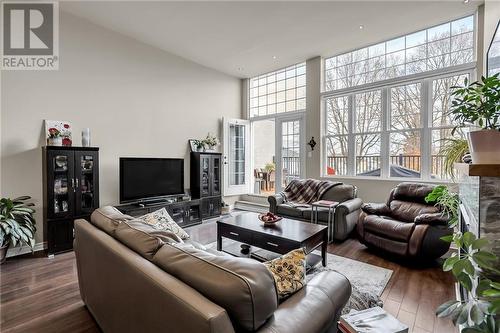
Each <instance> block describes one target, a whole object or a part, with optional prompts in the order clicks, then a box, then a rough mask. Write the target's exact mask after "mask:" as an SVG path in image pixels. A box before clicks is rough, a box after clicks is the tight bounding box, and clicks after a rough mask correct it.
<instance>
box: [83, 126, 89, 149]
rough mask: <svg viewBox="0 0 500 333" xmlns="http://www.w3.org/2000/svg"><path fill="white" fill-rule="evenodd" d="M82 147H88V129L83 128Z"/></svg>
mask: <svg viewBox="0 0 500 333" xmlns="http://www.w3.org/2000/svg"><path fill="white" fill-rule="evenodd" d="M82 147H90V128H84V129H83V131H82Z"/></svg>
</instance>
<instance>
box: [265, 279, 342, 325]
mask: <svg viewBox="0 0 500 333" xmlns="http://www.w3.org/2000/svg"><path fill="white" fill-rule="evenodd" d="M350 296H351V284H350V283H349V280H347V278H346V277H345V276H343V275H342V274H340V273H337V272H334V271H324V272H321V273H318V274H317V275H316V276H315V277H313V278H312V280H311V281H309V282H308V283H307V285H306V286H305V287H304V288H302V289H301V290H299V291H298V292H296V293H295V294H294V295H292V296H290V298H288V299H287V300H286V301H284V302H283V303H281V304H280V305H279V307H278V309H277V310H276V311H275V312H274V315H273V316H272V317H271V318H269V320H268V321H267V322H266V323H265V324H264V326H262V327H261V328H260V329H259V330H258V331H257V332H259V333H303V332H304V327H307V332H308V333H320V332H321V333H322V332H336V331H337V320H338V319H339V317H340V313H341V311H342V309H343V308H344V306H345V304H346V303H347V301H348V299H349V297H350Z"/></svg>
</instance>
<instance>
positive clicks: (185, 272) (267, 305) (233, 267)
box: [153, 244, 278, 331]
mask: <svg viewBox="0 0 500 333" xmlns="http://www.w3.org/2000/svg"><path fill="white" fill-rule="evenodd" d="M153 263H155V264H156V265H157V266H159V267H160V268H162V269H163V270H164V271H166V272H167V273H169V274H171V275H173V276H175V277H177V278H178V279H180V280H182V281H183V282H185V283H186V284H188V285H190V286H191V287H193V288H195V289H196V290H198V291H199V292H200V293H202V294H203V295H205V297H207V298H208V299H210V300H211V301H212V302H214V303H216V304H218V305H220V306H222V307H223V308H224V309H226V311H227V312H228V314H229V316H230V318H231V320H232V322H233V324H234V325H235V326H237V327H240V328H243V329H245V330H250V331H254V330H257V329H258V328H259V327H260V326H261V325H262V324H264V323H265V322H266V320H267V319H268V318H269V317H270V316H272V314H273V313H274V311H275V310H276V308H277V306H278V300H277V294H276V289H275V287H274V280H273V277H272V275H271V273H269V271H268V270H267V269H266V267H265V266H264V265H263V264H262V263H259V262H258V261H256V260H253V259H246V258H235V257H231V256H223V257H221V256H215V255H212V254H210V253H208V252H205V251H201V250H197V249H194V248H192V247H190V246H186V245H184V244H176V245H170V244H165V245H164V246H163V247H162V248H161V249H160V250H159V251H158V252H157V253H156V255H155V256H154V258H153ZM200 272H202V273H200Z"/></svg>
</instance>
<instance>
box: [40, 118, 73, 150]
mask: <svg viewBox="0 0 500 333" xmlns="http://www.w3.org/2000/svg"><path fill="white" fill-rule="evenodd" d="M45 137H46V140H47V145H49V146H71V145H72V144H73V140H72V138H71V123H70V122H69V121H64V120H45Z"/></svg>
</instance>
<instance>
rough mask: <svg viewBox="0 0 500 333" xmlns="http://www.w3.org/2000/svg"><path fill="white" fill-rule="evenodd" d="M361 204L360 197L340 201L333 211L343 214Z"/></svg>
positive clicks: (357, 207) (359, 206)
mask: <svg viewBox="0 0 500 333" xmlns="http://www.w3.org/2000/svg"><path fill="white" fill-rule="evenodd" d="M362 205H363V201H362V200H361V199H360V198H354V199H350V200H346V201H344V202H341V203H340V204H339V205H338V206H337V208H335V211H338V212H341V213H344V214H345V215H347V214H350V213H352V212H355V211H357V210H358V209H360V208H361V206H362Z"/></svg>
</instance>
